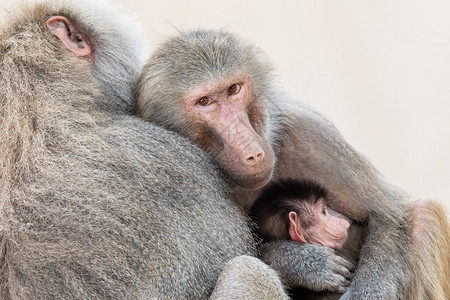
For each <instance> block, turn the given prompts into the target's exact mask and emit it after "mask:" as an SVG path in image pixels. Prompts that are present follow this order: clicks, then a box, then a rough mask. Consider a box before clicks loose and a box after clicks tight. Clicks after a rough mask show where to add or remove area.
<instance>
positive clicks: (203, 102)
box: [197, 97, 212, 106]
mask: <svg viewBox="0 0 450 300" xmlns="http://www.w3.org/2000/svg"><path fill="white" fill-rule="evenodd" d="M211 102H212V101H211V99H210V98H208V97H202V98H200V99H198V101H197V104H199V105H201V106H208V105H210V104H211Z"/></svg>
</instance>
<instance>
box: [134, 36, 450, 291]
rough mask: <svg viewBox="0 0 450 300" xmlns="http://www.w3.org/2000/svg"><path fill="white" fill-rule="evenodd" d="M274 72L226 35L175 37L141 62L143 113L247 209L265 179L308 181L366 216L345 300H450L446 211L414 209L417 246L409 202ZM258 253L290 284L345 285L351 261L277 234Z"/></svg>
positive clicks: (352, 213) (338, 206)
mask: <svg viewBox="0 0 450 300" xmlns="http://www.w3.org/2000/svg"><path fill="white" fill-rule="evenodd" d="M274 72H275V71H274V67H273V66H272V64H271V63H270V62H269V60H268V59H267V58H266V56H265V54H264V53H263V52H262V51H261V50H259V49H258V48H257V47H255V46H254V45H252V44H251V43H248V42H246V41H245V40H243V39H241V38H239V37H237V36H235V35H233V34H231V33H228V32H225V31H221V30H193V31H187V32H181V33H180V34H179V35H177V36H175V37H173V38H170V39H169V40H168V41H166V42H165V43H163V44H162V46H161V47H160V48H159V49H157V50H156V51H155V52H154V53H153V55H152V56H151V57H150V59H149V61H148V62H147V64H146V65H145V67H144V70H143V73H142V75H141V77H140V79H139V82H138V85H137V88H136V95H137V97H138V104H137V109H138V114H139V115H141V116H142V117H143V118H145V119H147V120H149V121H150V122H153V123H155V124H157V125H161V126H163V127H165V128H167V129H170V130H174V131H177V132H180V133H181V134H182V135H184V136H186V137H188V138H190V139H191V140H192V141H194V142H195V143H196V144H198V145H199V146H200V147H201V148H202V149H203V150H205V152H206V153H208V154H209V155H210V156H211V157H213V159H214V160H215V161H216V162H217V164H218V166H219V167H220V168H221V170H222V171H223V172H224V173H225V175H226V177H227V180H228V181H229V182H230V184H231V185H232V186H231V188H230V189H231V191H230V192H231V193H232V195H233V198H234V200H235V201H236V202H237V203H239V204H240V205H241V206H242V207H243V208H245V209H246V210H248V209H250V207H251V206H252V204H253V202H254V201H255V199H256V198H257V196H258V195H259V193H260V192H261V187H262V186H264V185H265V184H267V183H268V182H270V181H276V180H278V179H280V178H293V179H306V178H308V179H311V180H314V181H316V182H318V183H319V184H320V185H322V186H324V187H325V188H326V189H327V190H328V191H329V193H330V196H331V198H332V199H333V200H332V201H331V202H330V203H329V206H330V207H331V208H332V209H334V210H335V211H337V212H340V213H343V214H345V215H346V216H347V217H348V218H350V219H352V220H354V221H356V222H361V223H367V236H366V239H365V242H364V245H363V246H362V249H361V252H360V261H359V264H358V266H357V268H356V271H355V275H354V277H353V280H352V282H351V284H350V286H349V288H348V290H347V291H346V292H345V294H344V295H343V297H342V299H391V298H394V299H397V298H399V299H402V298H405V299H414V298H416V299H446V297H447V298H449V297H450V294H449V293H450V287H449V281H448V278H449V276H450V274H449V273H450V264H449V256H450V255H449V253H448V251H447V250H444V249H448V247H449V233H448V232H449V229H448V227H449V225H448V220H447V219H446V216H445V213H444V211H443V209H442V207H441V206H439V204H438V203H437V202H430V201H428V202H426V203H425V204H424V207H426V209H424V210H423V211H425V212H426V213H428V215H427V216H426V217H425V216H422V215H421V214H418V215H417V217H418V218H420V219H421V220H420V222H415V223H414V224H421V226H422V229H423V230H422V232H423V233H424V234H423V236H428V235H430V236H433V237H434V239H431V240H429V241H428V243H425V239H423V240H421V241H420V242H419V243H416V244H415V246H414V247H412V246H411V244H412V243H411V242H412V239H415V238H416V237H415V236H413V234H412V233H413V232H420V231H421V230H416V229H414V228H413V226H412V219H413V216H411V215H410V214H409V210H408V209H407V208H408V206H409V201H410V199H412V197H411V196H410V195H408V194H407V193H406V192H404V191H403V190H401V189H400V188H398V187H396V186H394V185H393V184H391V183H390V182H388V181H387V180H386V179H385V178H384V177H383V176H382V175H381V174H380V173H379V172H378V171H377V170H376V169H375V168H374V167H373V166H372V165H371V163H370V162H369V161H368V160H367V159H366V158H364V157H363V156H362V155H361V154H359V153H358V152H357V151H355V150H354V149H353V148H352V147H351V146H350V145H349V144H348V143H347V142H346V141H345V140H344V139H343V137H342V136H341V135H340V133H339V132H338V131H337V129H336V128H335V127H334V126H333V125H332V124H330V122H329V121H328V120H326V119H325V118H324V117H322V116H321V115H320V114H319V113H317V112H316V111H314V110H313V109H312V108H310V107H308V106H306V105H305V104H302V103H300V102H298V101H295V99H293V98H291V97H290V96H288V95H287V94H286V93H285V92H283V91H282V90H281V88H279V85H278V84H277V83H276V82H275V80H274ZM422 221H423V222H422ZM413 229H414V231H413ZM261 251H262V259H263V260H264V261H265V262H267V263H268V264H269V265H271V266H272V267H273V268H274V269H275V270H276V271H278V273H279V274H280V276H281V278H282V281H283V283H284V284H285V285H286V286H287V287H293V286H303V287H306V288H309V289H311V290H315V291H320V290H330V291H335V292H343V291H345V287H344V286H343V285H344V283H345V282H346V280H345V277H347V276H349V272H350V270H349V269H351V266H349V265H348V263H347V262H345V260H341V259H340V258H339V257H337V256H336V255H335V253H334V252H333V251H332V250H330V249H329V248H327V247H323V246H317V245H310V244H307V245H300V244H299V243H295V242H292V241H275V242H272V243H270V244H266V245H263V246H262V247H261ZM294 253H295V254H294ZM446 295H447V296H446Z"/></svg>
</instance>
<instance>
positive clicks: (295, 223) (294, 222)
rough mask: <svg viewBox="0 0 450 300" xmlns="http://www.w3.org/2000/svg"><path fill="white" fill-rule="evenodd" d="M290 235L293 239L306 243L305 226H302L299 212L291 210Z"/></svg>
mask: <svg viewBox="0 0 450 300" xmlns="http://www.w3.org/2000/svg"><path fill="white" fill-rule="evenodd" d="M289 236H290V237H291V240H293V241H297V242H300V243H302V244H306V240H305V237H304V234H303V228H302V227H301V226H300V221H299V219H298V216H297V213H296V212H294V211H291V212H290V213H289Z"/></svg>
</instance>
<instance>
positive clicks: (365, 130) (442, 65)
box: [0, 0, 450, 210]
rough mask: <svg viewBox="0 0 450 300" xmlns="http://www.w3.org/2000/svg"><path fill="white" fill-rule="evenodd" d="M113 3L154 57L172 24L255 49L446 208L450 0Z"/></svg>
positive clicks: (294, 87)
mask: <svg viewBox="0 0 450 300" xmlns="http://www.w3.org/2000/svg"><path fill="white" fill-rule="evenodd" d="M2 1H4V0H0V2H2ZM116 2H118V3H119V4H120V3H121V4H124V7H125V9H124V10H126V11H128V12H131V13H134V14H136V16H137V17H138V18H139V19H140V20H141V23H142V24H143V25H144V28H145V32H146V36H145V38H146V39H147V40H148V41H149V43H148V44H149V46H150V50H151V49H153V48H154V47H155V46H157V45H158V44H159V43H160V42H161V41H162V40H164V38H165V37H166V36H167V35H169V34H173V33H175V29H174V28H175V27H176V28H180V29H186V28H192V27H199V26H201V27H210V28H221V27H225V28H227V29H229V30H231V31H234V32H236V33H238V34H240V35H241V36H243V37H245V38H247V39H249V40H251V41H253V42H255V43H256V44H257V45H259V46H260V47H261V48H263V49H264V50H265V51H266V52H268V54H269V56H270V57H271V59H272V60H273V61H274V63H275V64H276V65H277V67H278V70H279V71H280V77H281V80H282V81H283V82H284V86H285V87H286V89H287V90H289V91H291V92H292V93H293V94H294V95H297V96H298V99H300V100H301V101H304V102H307V103H309V104H310V105H312V106H313V107H315V108H316V109H318V110H319V111H321V112H322V113H323V114H324V115H325V116H327V117H328V118H329V119H330V120H332V122H333V123H334V124H335V125H336V126H337V127H338V128H339V129H340V130H341V132H342V133H343V135H344V136H345V138H346V139H347V140H348V141H349V142H350V143H351V144H352V145H353V146H354V147H355V148H356V149H357V150H359V151H360V152H361V153H363V154H364V155H365V156H366V157H368V158H369V159H370V160H371V161H372V162H373V163H374V164H375V166H377V168H378V169H379V170H380V171H381V172H382V173H383V174H384V175H385V176H386V177H387V178H388V179H390V180H391V181H392V182H394V183H395V184H397V185H399V186H401V187H403V188H404V189H405V190H407V191H408V192H410V193H412V194H414V195H417V196H421V197H425V196H426V197H435V198H438V199H440V200H441V201H442V202H443V203H445V205H446V206H447V208H448V209H449V210H450V120H449V117H450V116H449V114H450V83H449V79H450V1H448V0H442V1H439V0H434V1H427V0H377V1H370V0H342V1H333V0H328V1H321V0H308V1H298V0H297V1H295V0H291V1H258V0H252V1H244V0H240V1H239V0H222V1H216V0H189V1H175V0H162V1H161V0H159V1H144V0H116ZM124 46H126V45H124Z"/></svg>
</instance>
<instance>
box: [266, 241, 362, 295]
mask: <svg viewBox="0 0 450 300" xmlns="http://www.w3.org/2000/svg"><path fill="white" fill-rule="evenodd" d="M260 251H261V255H262V260H263V261H264V262H265V263H267V264H268V265H269V266H271V267H272V268H273V269H275V270H276V271H277V272H278V273H279V275H280V278H281V280H282V282H283V284H284V285H285V286H287V287H288V288H292V287H296V286H302V287H305V288H308V289H310V290H313V291H332V292H337V293H343V292H345V291H346V287H347V286H348V285H349V283H350V282H349V279H350V277H351V275H352V274H351V270H353V269H354V266H353V265H352V264H351V263H350V262H348V261H347V260H345V259H343V258H342V257H339V256H337V255H336V254H335V253H334V250H332V249H331V248H328V247H323V246H317V245H312V244H306V245H302V244H300V243H298V242H294V241H289V240H283V241H274V242H270V243H267V244H264V245H262V246H261V249H260Z"/></svg>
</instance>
